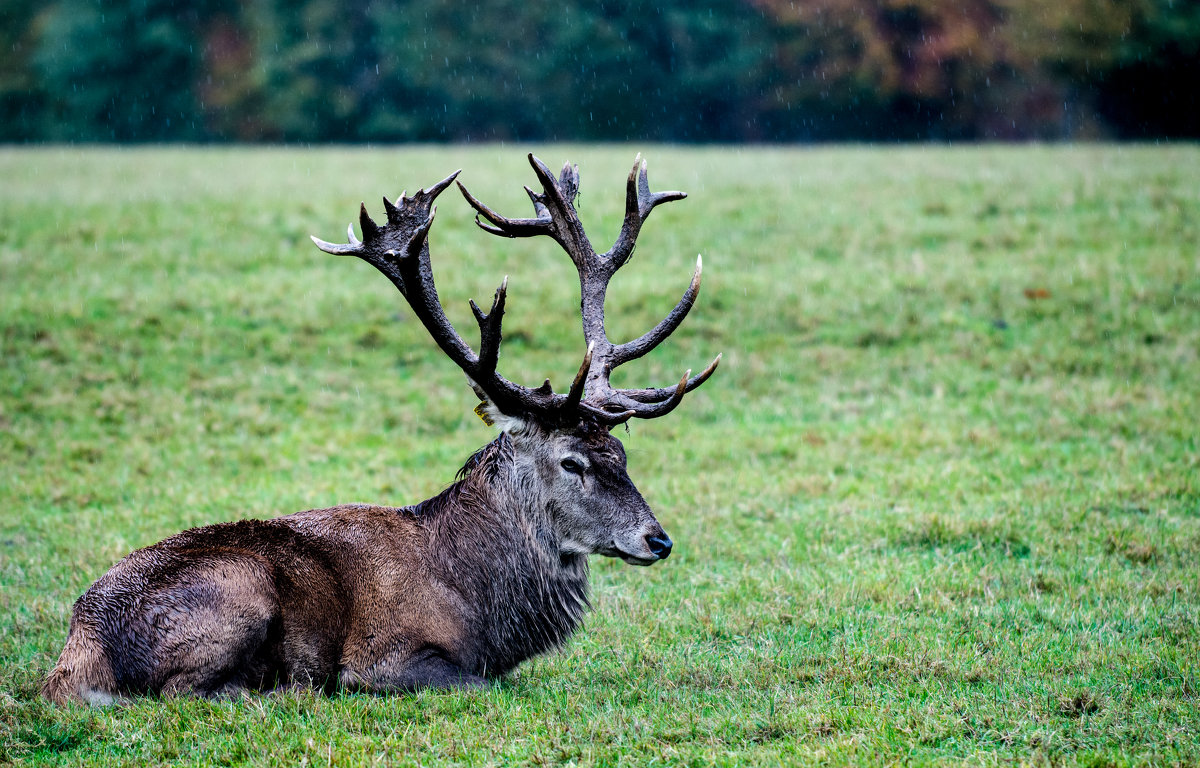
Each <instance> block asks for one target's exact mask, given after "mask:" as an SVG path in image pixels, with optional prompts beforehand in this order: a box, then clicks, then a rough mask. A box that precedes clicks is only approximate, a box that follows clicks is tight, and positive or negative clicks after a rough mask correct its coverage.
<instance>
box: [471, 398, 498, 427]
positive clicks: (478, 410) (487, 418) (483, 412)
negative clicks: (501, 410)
mask: <svg viewBox="0 0 1200 768" xmlns="http://www.w3.org/2000/svg"><path fill="white" fill-rule="evenodd" d="M475 415H476V416H478V417H479V420H480V421H482V422H483V423H484V424H487V425H488V426H489V427H494V426H496V422H494V421H492V417H491V415H490V414H488V412H487V403H484V402H480V403H479V405H477V406H475Z"/></svg>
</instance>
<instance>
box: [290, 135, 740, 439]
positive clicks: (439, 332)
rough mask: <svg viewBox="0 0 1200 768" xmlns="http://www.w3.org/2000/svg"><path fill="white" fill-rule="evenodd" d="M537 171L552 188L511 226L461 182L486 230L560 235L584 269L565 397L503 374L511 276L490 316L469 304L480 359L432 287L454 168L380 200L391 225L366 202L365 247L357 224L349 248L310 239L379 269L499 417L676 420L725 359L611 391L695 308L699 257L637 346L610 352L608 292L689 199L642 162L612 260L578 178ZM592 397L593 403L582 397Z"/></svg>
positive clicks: (566, 172) (568, 171) (539, 167)
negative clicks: (596, 245)
mask: <svg viewBox="0 0 1200 768" xmlns="http://www.w3.org/2000/svg"><path fill="white" fill-rule="evenodd" d="M529 161H530V163H531V164H532V165H533V169H534V171H535V172H536V173H537V175H538V178H539V179H540V180H541V182H542V187H543V189H544V190H545V191H544V192H543V193H540V194H539V193H535V192H533V191H532V190H530V189H529V188H528V187H526V188H525V189H526V191H527V192H528V193H529V196H530V198H531V199H532V200H533V205H534V212H535V213H536V214H537V216H536V218H532V219H506V218H504V217H502V216H499V215H497V214H496V213H494V212H493V211H492V210H491V209H489V208H488V207H487V206H485V205H484V204H483V203H480V202H479V201H478V200H476V199H475V198H474V197H473V196H472V195H471V193H470V192H468V191H467V189H466V188H465V187H463V186H462V184H461V183H460V184H459V189H461V190H462V193H463V195H464V196H465V197H466V199H467V202H469V203H470V204H471V205H472V206H473V207H474V208H475V209H476V210H477V211H478V212H479V213H480V215H482V216H483V217H484V218H486V219H487V221H488V222H490V224H489V223H485V222H482V221H479V219H478V217H477V218H476V221H477V222H478V223H479V225H480V226H481V227H482V228H483V229H485V230H487V231H489V232H491V233H493V234H498V235H505V236H507V237H528V236H532V235H541V234H546V235H550V236H551V237H553V238H554V239H555V240H556V241H558V243H559V244H560V245H562V247H563V249H564V250H566V251H567V253H568V254H569V255H570V256H571V260H572V261H574V262H575V266H576V269H577V270H578V272H579V282H580V289H581V293H582V310H583V331H584V339H585V340H586V341H587V343H588V348H587V353H586V354H585V355H584V359H583V364H582V365H581V366H580V368H579V372H578V373H577V374H576V375H575V379H574V381H573V382H572V383H571V387H570V389H569V390H568V391H567V393H566V394H557V393H555V392H554V391H553V389H552V388H551V386H550V381H549V380H547V381H546V382H545V383H544V384H542V386H540V387H538V388H537V389H529V388H527V387H522V386H519V385H516V384H513V383H512V382H510V381H508V380H507V379H505V378H504V377H503V376H501V375H500V374H499V373H497V372H496V363H497V360H498V358H499V352H500V339H501V332H500V324H501V320H502V319H503V316H504V300H505V294H506V291H507V286H508V278H507V277H506V278H505V279H504V282H502V283H501V284H500V287H499V288H498V289H496V295H495V297H494V298H493V300H492V308H491V311H489V312H487V313H484V312H483V311H482V310H480V309H479V307H478V306H477V305H476V304H475V302H474V301H472V302H471V311H472V312H473V313H474V315H475V320H476V322H477V323H478V325H479V336H480V341H479V353H478V354H476V353H475V352H474V351H473V350H472V349H471V347H470V345H468V344H467V343H466V342H465V341H464V340H463V339H462V337H461V336H460V335H459V334H458V332H457V331H456V330H455V329H454V326H453V325H452V324H451V323H450V320H449V319H448V318H447V317H446V314H445V312H444V311H443V309H442V305H441V302H440V301H439V299H438V295H437V289H436V288H435V286H434V280H433V269H432V267H431V266H430V261H429V243H428V235H429V229H430V227H431V226H432V225H433V217H434V215H435V214H436V213H437V208H436V207H435V206H434V205H433V201H434V199H436V198H437V196H438V195H439V194H441V193H442V191H443V190H445V189H446V187H448V186H449V185H450V182H452V181H454V179H455V177H456V176H458V171H455V172H454V173H453V174H451V175H450V176H448V177H446V178H445V179H443V180H442V181H439V182H438V183H437V184H434V185H433V186H432V187H429V188H427V189H422V190H420V191H418V192H417V193H416V194H415V195H413V197H411V198H408V197H406V196H405V195H404V194H403V193H402V194H401V195H400V197H399V198H398V199H397V200H396V202H395V203H392V202H391V201H389V200H388V199H387V198H386V197H385V198H384V199H383V205H384V208H385V209H386V211H387V222H386V223H385V224H384V225H383V226H382V227H381V226H379V225H378V224H376V223H375V221H374V220H372V219H371V217H370V216H369V215H368V214H367V208H366V205H365V204H364V205H363V206H362V208H361V211H360V213H359V226H360V228H361V229H362V236H363V237H362V240H361V241H359V240H358V238H356V237H355V236H354V225H353V224H351V225H350V227H349V229H348V231H347V234H348V237H349V241H350V242H349V243H347V244H345V245H336V244H333V243H327V242H325V241H324V240H319V239H317V238H316V237H314V238H312V240H313V242H314V243H316V245H317V247H318V248H320V249H321V250H323V251H325V252H326V253H333V254H347V255H352V256H358V257H359V258H361V259H363V260H364V261H367V262H368V263H370V264H372V265H373V266H374V267H375V268H376V269H378V270H379V271H380V272H382V273H383V274H384V275H386V276H387V277H388V279H390V280H391V281H392V283H393V284H395V286H396V287H397V288H399V289H400V293H401V294H402V295H403V296H404V298H405V299H406V300H407V301H408V303H409V305H411V306H412V309H413V312H414V313H415V314H416V315H417V318H418V319H420V321H421V323H422V324H423V325H424V326H425V328H426V330H428V331H429V334H430V335H431V336H432V337H433V339H434V341H436V342H437V344H438V346H440V347H441V348H442V351H444V352H445V353H446V355H447V356H449V357H450V359H451V360H453V361H454V362H455V364H456V365H458V367H459V368H461V369H462V370H463V371H464V372H465V373H466V374H467V376H468V377H469V379H470V381H471V385H472V386H473V387H474V388H475V391H476V393H477V394H478V395H479V396H480V398H486V399H488V400H490V401H491V402H492V403H493V404H494V405H495V406H496V407H497V408H498V409H499V410H500V411H501V412H502V413H506V414H510V415H521V414H532V415H534V416H536V417H537V418H539V419H540V420H542V421H544V422H546V423H550V424H555V425H561V426H567V425H572V424H575V423H578V422H579V421H580V420H581V419H584V418H589V417H590V418H591V419H593V420H596V421H598V422H600V423H602V424H605V425H608V426H612V425H616V424H620V423H621V422H623V421H626V420H627V419H629V418H631V417H634V416H638V417H642V418H653V417H656V416H662V415H665V414H666V413H669V412H670V411H671V410H673V409H674V408H675V406H677V405H678V404H679V401H680V400H681V399H682V398H683V395H684V394H685V393H686V392H689V391H691V390H693V389H695V388H696V387H698V386H700V385H701V384H703V383H704V381H705V380H706V379H707V378H708V377H709V376H710V375H711V374H712V372H713V371H714V370H715V369H716V367H717V364H718V363H719V362H720V360H721V356H720V355H717V357H716V359H715V360H713V361H712V363H711V364H710V365H709V366H708V368H706V369H705V370H704V371H703V372H702V373H701V374H700V375H699V376H694V377H691V378H689V377H690V376H691V371H688V372H687V373H685V374H684V376H683V378H682V379H681V380H680V382H679V384H678V385H676V386H674V387H669V388H662V389H655V388H650V389H613V388H612V387H611V386H610V385H609V376H610V375H611V373H612V369H613V368H615V367H617V366H618V365H620V364H622V363H625V362H628V361H630V360H634V359H636V358H638V357H641V356H642V355H644V354H646V353H647V352H649V351H650V350H652V349H654V347H656V346H658V344H659V343H661V342H662V341H663V339H665V338H666V337H667V336H669V335H670V334H671V332H672V331H674V330H675V328H676V327H678V326H679V323H681V322H682V321H683V318H684V317H685V316H686V315H687V313H688V310H689V309H691V307H692V304H693V303H695V301H696V296H697V294H698V293H699V291H700V268H701V262H700V259H699V258H697V260H696V272H695V275H694V276H693V277H692V282H691V285H690V286H689V287H688V289H687V291H686V292H685V293H684V295H683V298H682V299H681V300H680V301H679V304H678V305H676V307H675V308H674V309H673V310H672V311H671V312H670V314H668V315H667V317H666V318H664V319H663V320H662V322H660V323H659V324H658V325H657V326H655V327H654V328H653V329H651V330H650V331H649V332H647V333H646V334H645V335H643V336H641V337H640V338H638V339H634V340H633V341H630V342H626V343H624V344H620V345H613V344H612V343H611V342H610V341H609V340H608V337H607V336H606V335H605V331H604V295H605V292H606V290H607V288H608V281H609V279H610V278H611V277H612V275H613V273H614V272H616V271H617V269H618V268H619V267H620V266H621V265H622V264H624V263H625V262H626V261H627V260H628V259H629V257H630V255H631V254H632V253H633V248H634V244H635V241H636V240H637V235H638V232H639V231H640V230H641V227H642V223H643V222H644V221H645V220H646V217H647V216H649V215H650V211H651V210H652V209H653V208H654V206H656V205H658V204H659V203H663V202H667V201H669V200H679V199H682V198H683V197H685V195H684V194H683V193H682V192H659V193H656V194H651V193H650V190H649V185H648V182H647V177H646V164H645V162H644V161H642V160H641V156H640V155H639V157H638V163H637V164H635V165H634V168H633V171H632V172H631V173H630V174H629V184H628V199H627V201H626V211H625V222H624V224H623V225H622V226H621V233H620V235H619V236H618V237H617V241H616V243H614V244H613V247H612V248H611V249H609V250H608V251H607V252H606V253H604V254H601V255H597V254H596V252H595V251H594V250H593V249H592V247H591V244H590V243H589V242H588V239H587V236H586V235H585V234H584V231H583V225H582V224H581V223H580V221H579V217H578V215H576V213H575V208H574V205H573V203H574V200H575V196H576V195H577V194H578V191H579V171H578V168H575V167H572V166H569V165H567V166H564V167H563V172H562V175H561V177H560V178H559V179H555V178H554V176H553V175H552V174H551V173H550V171H549V170H548V169H547V168H546V166H545V165H544V164H543V163H542V162H541V161H540V160H538V159H537V158H535V157H534V156H533V155H530V156H529ZM585 392H586V397H585V396H584V393H585Z"/></svg>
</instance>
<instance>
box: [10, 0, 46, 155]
mask: <svg viewBox="0 0 1200 768" xmlns="http://www.w3.org/2000/svg"><path fill="white" fill-rule="evenodd" d="M41 8H42V4H41V3H39V2H37V0H8V1H7V2H5V3H3V4H0V141H23V140H28V139H34V138H38V137H39V136H40V135H41V131H42V130H43V128H44V127H45V126H44V125H43V124H42V121H41V117H42V114H43V112H44V110H45V104H46V94H45V93H44V91H43V89H42V83H41V80H40V78H38V76H37V73H36V71H35V70H34V68H33V66H32V63H31V60H32V58H33V54H34V52H35V51H36V50H37V46H38V28H39V26H40V23H39V19H38V12H39V11H40V10H41Z"/></svg>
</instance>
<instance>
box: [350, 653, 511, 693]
mask: <svg viewBox="0 0 1200 768" xmlns="http://www.w3.org/2000/svg"><path fill="white" fill-rule="evenodd" d="M341 683H342V686H343V687H344V688H349V689H352V690H363V691H370V692H372V693H401V692H403V693H411V692H413V691H419V690H422V689H424V688H434V689H440V690H450V689H455V688H458V689H463V690H466V689H471V688H486V687H488V686H489V683H488V681H487V679H486V678H483V677H480V676H479V675H473V674H471V673H470V672H467V671H466V670H465V669H463V668H462V667H460V666H459V665H458V664H456V663H454V662H453V661H451V660H450V659H448V658H446V656H445V655H443V652H442V651H440V650H439V649H436V648H426V649H422V650H421V651H418V652H417V653H415V654H410V653H407V652H395V653H391V654H388V655H387V656H385V657H384V658H382V659H380V660H379V661H378V662H377V663H375V664H373V665H371V668H370V669H366V670H362V671H355V670H351V669H345V670H343V671H342V675H341Z"/></svg>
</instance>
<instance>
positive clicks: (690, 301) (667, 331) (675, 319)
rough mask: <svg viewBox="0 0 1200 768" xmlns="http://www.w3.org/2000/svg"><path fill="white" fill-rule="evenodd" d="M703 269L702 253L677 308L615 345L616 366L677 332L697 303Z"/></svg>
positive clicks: (641, 353) (633, 358) (614, 365)
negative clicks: (629, 339)
mask: <svg viewBox="0 0 1200 768" xmlns="http://www.w3.org/2000/svg"><path fill="white" fill-rule="evenodd" d="M703 270H704V260H703V259H702V258H701V256H700V255H697V256H696V270H695V272H693V273H692V282H691V284H689V285H688V287H687V290H686V291H684V292H683V298H681V299H680V300H679V303H678V304H676V305H675V308H674V309H672V310H671V311H670V312H669V313H668V314H667V316H666V317H664V318H663V319H662V320H661V321H659V323H658V325H656V326H654V327H653V328H651V329H650V330H649V331H647V332H646V333H644V334H642V335H641V336H640V337H638V338H636V339H634V340H633V341H627V342H625V343H624V344H618V345H617V346H615V347H613V351H612V355H611V360H612V365H613V367H614V368H615V367H616V366H618V365H621V364H622V363H627V362H629V361H630V360H636V359H638V358H639V357H641V356H643V355H645V354H646V353H647V352H649V351H650V350H652V349H654V348H655V347H657V346H658V345H659V344H661V343H662V342H663V341H664V340H665V339H666V338H667V337H668V336H670V335H671V334H672V333H674V332H675V329H676V328H678V327H679V324H680V323H682V322H683V319H684V318H685V317H687V314H688V312H690V311H691V309H692V305H694V304H695V303H696V297H697V296H699V295H700V275H701V273H702V272H703Z"/></svg>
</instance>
